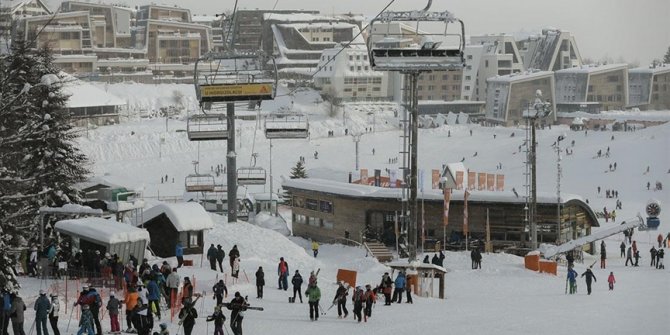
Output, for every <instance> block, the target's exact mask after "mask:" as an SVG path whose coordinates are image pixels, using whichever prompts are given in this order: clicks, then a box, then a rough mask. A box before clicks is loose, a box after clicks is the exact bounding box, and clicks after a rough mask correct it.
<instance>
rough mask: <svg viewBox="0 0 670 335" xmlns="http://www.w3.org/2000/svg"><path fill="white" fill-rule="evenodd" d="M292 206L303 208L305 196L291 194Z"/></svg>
mask: <svg viewBox="0 0 670 335" xmlns="http://www.w3.org/2000/svg"><path fill="white" fill-rule="evenodd" d="M293 207H298V208H303V207H305V198H303V197H298V196H293Z"/></svg>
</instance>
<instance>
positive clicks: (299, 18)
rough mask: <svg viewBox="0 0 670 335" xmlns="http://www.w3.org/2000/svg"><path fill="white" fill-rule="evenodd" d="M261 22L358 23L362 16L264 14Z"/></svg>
mask: <svg viewBox="0 0 670 335" xmlns="http://www.w3.org/2000/svg"><path fill="white" fill-rule="evenodd" d="M263 20H264V21H266V20H272V21H280V22H318V21H322V22H330V21H333V22H337V21H358V22H362V21H363V17H362V16H327V15H321V14H311V13H290V14H283V13H264V14H263Z"/></svg>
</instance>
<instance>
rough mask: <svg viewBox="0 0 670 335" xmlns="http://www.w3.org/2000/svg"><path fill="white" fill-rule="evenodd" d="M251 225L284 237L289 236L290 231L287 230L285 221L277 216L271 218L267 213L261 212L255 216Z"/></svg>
mask: <svg viewBox="0 0 670 335" xmlns="http://www.w3.org/2000/svg"><path fill="white" fill-rule="evenodd" d="M253 224H254V225H256V226H258V227H261V228H265V229H270V230H273V231H276V232H278V233H280V234H282V235H284V236H289V235H291V231H290V230H289V229H288V226H287V225H286V221H284V219H282V218H281V217H279V216H272V215H270V214H268V213H265V212H261V213H258V214H256V217H255V218H254V222H253Z"/></svg>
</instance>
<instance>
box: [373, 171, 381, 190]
mask: <svg viewBox="0 0 670 335" xmlns="http://www.w3.org/2000/svg"><path fill="white" fill-rule="evenodd" d="M381 179H382V170H379V169H375V186H377V187H380V186H382V181H381Z"/></svg>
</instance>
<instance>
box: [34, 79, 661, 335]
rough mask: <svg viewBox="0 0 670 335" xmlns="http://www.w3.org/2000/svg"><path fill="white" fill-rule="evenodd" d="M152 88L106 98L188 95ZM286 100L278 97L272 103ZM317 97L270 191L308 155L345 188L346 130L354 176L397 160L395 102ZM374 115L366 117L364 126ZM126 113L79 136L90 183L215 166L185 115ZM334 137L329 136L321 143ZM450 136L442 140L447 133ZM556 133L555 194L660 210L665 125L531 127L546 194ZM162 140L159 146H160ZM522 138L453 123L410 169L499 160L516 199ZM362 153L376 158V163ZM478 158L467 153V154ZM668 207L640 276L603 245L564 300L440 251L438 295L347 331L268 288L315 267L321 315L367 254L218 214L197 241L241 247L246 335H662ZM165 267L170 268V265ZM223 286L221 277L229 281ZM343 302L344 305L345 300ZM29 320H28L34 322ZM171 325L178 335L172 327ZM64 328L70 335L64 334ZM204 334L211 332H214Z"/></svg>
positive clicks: (215, 156) (146, 181)
mask: <svg viewBox="0 0 670 335" xmlns="http://www.w3.org/2000/svg"><path fill="white" fill-rule="evenodd" d="M155 87H156V86H155V85H128V84H115V85H109V86H108V87H107V89H108V90H109V92H112V93H116V94H119V95H122V96H124V97H125V98H126V99H127V100H128V101H129V104H130V105H131V106H151V105H152V104H156V101H161V99H168V100H169V98H170V97H171V96H173V95H174V93H172V92H174V91H175V90H179V91H180V92H183V93H184V95H185V96H186V97H187V99H190V97H191V96H192V88H191V89H190V90H189V87H188V86H186V85H166V87H165V88H164V89H160V87H161V86H158V87H159V88H158V89H157V88H155ZM124 92H126V93H124ZM130 92H132V96H131V95H130ZM286 92H287V90H286V89H285V88H282V89H281V90H280V95H282V94H285V93H286ZM189 94H190V95H189ZM316 100H317V94H315V93H314V92H312V91H301V92H298V93H297V94H295V96H294V97H293V108H294V109H296V110H299V111H302V112H304V113H307V114H308V115H310V120H311V124H310V131H311V138H310V139H309V140H273V141H272V170H273V177H274V188H275V190H276V189H277V188H279V187H280V184H281V177H288V175H289V173H290V169H291V168H292V167H293V166H295V163H296V162H297V161H298V159H299V157H300V156H304V157H305V159H306V167H307V169H308V174H310V175H311V176H314V177H317V176H318V177H324V176H330V178H333V176H335V177H334V178H339V179H340V180H342V181H345V180H346V179H345V178H346V175H347V173H348V172H350V171H354V165H355V155H354V148H355V147H354V142H353V141H352V140H351V138H350V137H349V136H344V130H345V129H348V131H349V132H361V133H363V136H362V138H361V141H360V166H361V167H363V168H368V169H382V170H384V169H385V168H389V169H397V168H398V164H388V162H389V158H393V157H397V156H398V155H399V154H398V152H399V151H400V149H401V139H400V131H398V130H397V120H396V119H395V118H394V116H393V109H394V108H395V107H394V106H392V105H386V104H384V105H380V104H349V105H347V107H346V108H345V114H344V117H343V114H342V111H341V110H339V111H337V114H336V115H335V116H334V117H328V116H327V115H328V112H329V108H328V106H327V103H319V104H315V101H316ZM189 101H191V100H189ZM289 105H291V96H288V95H284V96H281V97H279V98H278V99H277V100H276V101H274V102H271V103H267V104H266V103H264V105H263V110H262V111H261V113H262V114H266V113H268V112H270V111H272V110H274V109H276V108H279V107H281V106H289ZM133 108H135V107H133ZM134 111H135V109H134ZM370 112H374V113H375V114H376V116H375V117H373V116H372V115H370V114H369V113H370ZM133 113H134V112H129V113H128V115H129V116H130V117H129V119H130V120H129V121H127V122H124V123H122V124H120V125H115V126H107V127H100V128H97V129H93V130H89V131H88V137H83V138H81V139H80V141H79V142H80V144H81V148H82V150H83V151H84V152H85V153H86V154H87V155H89V157H90V158H91V160H92V166H91V168H92V170H93V171H94V173H95V174H96V175H105V176H106V177H105V178H107V179H108V180H109V181H110V182H114V183H117V184H121V185H125V186H128V187H131V188H138V189H142V190H143V191H144V196H145V197H156V196H159V195H160V196H161V197H166V196H167V197H170V196H174V197H181V196H182V195H183V190H184V186H183V185H184V184H183V181H184V177H185V176H186V175H187V174H189V173H191V172H192V171H193V167H192V161H194V160H198V161H199V162H200V170H201V171H210V167H212V166H216V165H217V164H225V143H223V142H210V143H207V142H203V143H194V142H189V141H188V140H187V138H186V134H185V133H184V132H181V131H179V130H185V129H186V124H185V122H184V121H183V120H180V119H178V118H177V119H171V120H169V122H168V131H167V132H166V130H165V120H164V119H139V118H137V117H133V115H135V114H133ZM667 113H670V112H667ZM624 115H625V114H624ZM373 123H374V129H375V131H374V132H367V133H366V132H365V131H364V130H365V128H369V127H372V126H373ZM237 127H238V129H241V131H240V132H239V133H238V136H237V143H238V146H239V147H238V148H237V149H236V153H237V155H238V163H237V164H238V166H245V165H248V164H250V162H251V153H252V152H257V153H258V160H257V161H258V162H257V166H263V167H265V168H266V169H269V163H270V162H269V156H270V143H269V141H268V140H266V139H265V137H264V136H263V133H262V129H261V128H260V127H258V126H257V125H256V123H255V122H253V121H238V122H237ZM331 130H332V131H333V132H334V134H335V137H328V136H327V133H328V131H331ZM470 131H472V135H470ZM449 133H450V134H451V136H448V134H449ZM512 133H514V136H513V137H512V136H511V134H512ZM561 134H565V135H566V139H565V140H564V141H563V142H562V146H563V147H565V146H570V144H571V141H573V140H574V141H575V146H574V147H571V149H572V150H573V152H574V154H573V155H569V156H566V155H563V161H562V166H563V171H564V173H563V178H562V180H561V189H562V191H563V192H568V193H574V194H579V195H581V196H583V197H584V198H587V199H589V202H590V204H591V206H592V207H593V208H594V209H595V210H597V211H601V210H602V208H603V207H604V206H606V207H607V208H608V210H610V209H612V208H614V205H615V201H616V199H606V198H605V195H604V192H605V190H607V189H612V190H617V191H618V192H619V200H621V201H622V202H623V209H622V210H620V211H619V210H618V211H617V219H618V220H625V219H626V218H629V217H632V216H635V215H636V214H637V213H638V212H642V213H643V211H644V205H645V204H646V202H647V200H648V199H650V198H655V199H657V200H659V201H660V202H661V203H662V206H667V205H668V204H670V201H669V200H670V195H669V193H668V192H669V191H668V185H670V174H668V173H667V172H668V169H670V158H669V156H668V152H670V124H665V125H661V126H657V127H651V128H648V129H643V130H638V131H636V132H609V131H607V132H596V131H589V132H588V135H586V134H585V133H584V132H572V131H570V130H569V129H568V128H567V127H563V126H560V127H552V129H548V128H547V129H544V130H539V131H538V188H539V191H540V192H549V193H554V192H555V187H556V152H555V151H553V150H552V148H551V144H552V143H553V142H554V141H555V140H556V138H557V137H558V136H559V135H561ZM494 135H495V139H494ZM612 136H614V139H613V140H612V139H611V137H612ZM161 138H164V139H165V140H164V142H163V143H161V140H160V139H161ZM523 138H524V130H523V129H520V128H500V127H495V128H488V127H481V126H478V125H459V126H444V127H440V128H435V129H427V130H421V131H420V134H419V145H420V149H419V167H420V168H421V169H425V170H430V169H433V168H439V167H440V166H441V165H442V164H444V163H449V162H457V161H460V160H461V159H462V158H463V157H465V161H464V163H465V165H466V167H467V168H470V169H471V170H473V171H478V172H492V173H493V172H500V171H497V170H496V165H497V164H498V163H502V166H503V169H502V173H504V174H505V179H506V185H505V189H506V192H510V191H511V189H512V187H515V188H516V189H517V190H519V191H520V192H522V191H521V190H523V187H522V184H523V175H522V172H523V169H524V167H523V155H522V154H520V153H519V152H518V146H519V145H520V144H521V143H522V141H523ZM608 147H609V149H610V157H609V158H594V157H595V156H596V152H597V151H598V150H602V151H603V153H604V152H605V151H606V150H607V148H608ZM372 149H375V153H374V155H373V154H372ZM315 151H318V159H315V158H314V155H313V154H314V152H315ZM475 153H477V156H476V157H473V155H474V154H475ZM614 162H616V163H617V170H616V171H615V172H609V171H608V167H609V164H610V163H612V164H613V163H614ZM647 166H649V169H650V172H649V173H648V174H646V173H645V171H646V169H647ZM166 174H167V175H168V177H169V178H168V181H169V182H168V183H161V177H164V176H165V175H166ZM425 175H426V177H425V178H426V180H425V181H424V182H425V184H426V185H430V184H429V180H428V178H430V176H429V175H430V174H429V173H426V174H425ZM172 178H174V183H173V182H172ZM223 179H224V177H223V176H221V177H219V180H220V181H222V180H223ZM656 181H660V182H662V183H663V184H665V186H666V188H665V190H663V191H653V187H654V183H655V182H656ZM647 182H651V186H652V190H649V191H648V190H647V188H646V183H647ZM597 186H600V187H601V189H602V190H601V193H600V194H597V191H596V188H597ZM248 190H249V192H252V193H254V192H264V191H265V192H267V191H269V188H268V186H265V187H263V186H251V187H249V189H248ZM669 211H670V209H668V208H664V209H663V210H662V213H661V222H662V223H661V227H660V229H659V231H658V232H636V234H635V236H634V238H635V239H636V240H637V241H638V243H639V247H640V250H641V254H642V259H641V263H642V264H641V266H640V267H638V268H631V267H624V266H623V259H620V258H619V257H618V255H619V252H618V245H619V243H620V242H621V239H622V235H620V234H619V235H616V236H613V237H610V238H608V239H606V243H607V249H608V255H609V266H608V268H607V269H606V270H601V269H598V268H597V266H596V267H595V269H594V273H595V275H596V277H597V279H598V282H597V283H595V285H594V292H593V294H591V295H590V296H587V295H586V293H585V291H586V290H585V284H584V281H583V279H581V280H580V281H579V292H578V294H577V295H575V296H570V295H565V294H564V293H565V268H564V267H560V268H559V275H558V276H551V275H544V274H538V273H534V272H531V271H527V270H525V269H524V268H523V262H522V259H521V258H519V257H516V256H511V255H506V254H489V255H484V260H483V268H482V270H480V271H474V270H471V269H470V268H469V267H468V266H470V260H469V255H468V254H466V253H464V252H450V253H447V258H446V262H445V266H446V267H447V268H448V269H449V273H448V274H447V277H446V300H439V299H421V298H416V297H415V300H414V304H413V305H405V304H401V305H393V306H390V307H388V306H383V303H382V304H377V306H376V307H375V309H374V310H373V317H372V319H371V320H369V321H368V322H367V323H366V324H363V325H359V324H356V323H355V322H353V321H352V318H351V317H349V318H348V319H346V320H338V319H337V317H336V311H334V310H331V311H329V312H328V314H327V315H326V316H324V317H321V318H320V319H319V321H318V322H315V323H310V321H309V317H308V307H307V304H306V303H305V304H299V303H298V304H288V303H287V298H286V297H287V296H288V293H287V292H284V291H279V290H277V289H276V266H277V262H278V259H279V257H285V258H286V259H287V261H288V262H289V266H290V268H291V271H292V272H293V271H294V270H295V269H299V270H300V272H301V273H302V274H303V276H304V277H305V278H306V277H307V276H308V274H309V271H311V270H316V269H318V268H320V269H321V274H320V275H319V278H320V280H319V283H320V286H321V289H322V295H323V298H322V302H321V305H322V306H324V307H325V308H328V307H329V306H330V302H331V301H332V298H333V296H334V292H335V285H334V281H335V273H336V271H337V269H339V268H344V269H352V270H356V271H358V272H359V273H358V276H359V277H358V278H359V283H362V284H364V283H371V284H373V285H376V284H377V283H378V282H379V280H380V277H381V274H382V273H383V272H385V271H388V269H387V268H386V267H384V266H383V265H381V264H379V263H377V262H376V261H374V260H373V259H370V258H366V257H365V253H364V251H362V250H360V249H357V248H353V247H345V246H341V245H323V246H322V248H321V250H320V253H319V257H318V258H317V259H314V258H313V257H311V251H310V250H309V249H310V247H309V243H308V241H305V240H303V239H299V238H293V237H289V238H287V237H285V236H283V235H281V234H279V233H277V232H274V231H271V230H267V229H262V228H259V227H256V226H252V225H248V224H245V223H241V224H227V223H224V222H225V221H226V220H225V218H224V217H221V216H217V215H213V219H214V221H215V222H216V224H215V228H214V229H213V230H212V231H210V232H209V233H208V234H207V235H206V242H207V246H208V245H209V243H214V244H215V245H216V244H222V245H223V246H224V249H226V250H229V249H230V248H231V247H232V245H234V244H237V245H238V247H239V249H240V252H241V268H242V269H243V270H244V272H245V273H246V274H247V275H248V277H249V280H250V281H251V284H248V283H247V282H246V279H245V278H244V275H242V276H241V277H240V278H241V283H238V284H234V285H230V286H229V290H230V291H232V292H234V291H238V290H239V291H241V292H242V294H243V295H249V298H250V301H251V303H252V304H253V305H259V306H262V307H264V308H265V311H263V312H254V311H249V312H247V314H246V317H245V321H244V329H245V333H246V334H270V333H281V334H294V335H302V334H310V335H311V334H315V333H319V334H342V333H349V334H387V333H390V332H401V333H408V332H416V331H419V332H420V333H422V334H443V333H452V332H453V333H466V332H467V333H469V334H493V333H495V334H584V333H588V334H631V333H641V334H652V333H659V332H663V331H667V320H668V318H669V317H670V291H669V289H670V275H669V274H668V270H656V269H652V268H650V267H649V252H648V250H649V249H650V248H651V243H655V239H656V235H658V233H659V232H661V233H663V234H664V235H665V234H667V233H668V231H669V228H668V227H669V223H668V220H669V219H670V215H668V212H669ZM612 225H614V223H611V222H609V223H605V222H601V226H602V227H611V226H612ZM193 259H195V264H196V266H195V267H193V268H187V269H185V270H184V271H181V272H180V273H181V275H182V276H185V275H188V276H195V277H196V278H197V283H198V287H197V288H196V290H197V291H201V290H207V294H208V296H207V299H204V301H205V305H204V310H205V311H206V312H208V313H209V312H211V310H212V305H213V300H212V299H211V298H210V297H211V286H212V285H213V283H214V281H215V279H216V274H215V273H214V272H213V271H210V270H208V269H207V266H206V265H205V267H204V268H200V267H199V265H200V257H199V256H197V257H193ZM171 261H172V262H173V263H174V260H171ZM226 263H227V262H226ZM591 263H592V260H589V259H587V260H586V261H585V263H584V264H578V265H577V271H578V272H580V273H582V272H583V271H584V269H585V268H586V267H587V266H588V265H590V264H591ZM666 263H667V260H666ZM258 266H263V268H264V269H265V273H266V283H267V286H266V293H265V299H263V300H257V299H255V288H254V286H253V280H254V279H253V276H254V275H253V274H254V272H255V271H256V269H257V268H258ZM609 271H613V272H614V274H615V276H616V278H617V284H616V286H615V290H614V291H613V292H608V291H607V275H608V274H609ZM228 274H229V269H228ZM226 278H227V279H228V280H230V276H229V275H228V276H227V277H226ZM21 283H22V285H23V286H24V288H23V289H22V291H21V293H22V294H23V295H24V296H25V297H26V301H27V302H28V304H29V306H30V305H31V304H32V302H33V301H34V298H35V295H36V293H35V292H36V291H37V289H39V288H40V286H43V287H45V283H40V281H37V280H32V279H22V280H21ZM304 289H305V287H304V286H303V291H304ZM232 292H231V293H232ZM303 293H304V292H303ZM349 307H350V309H351V304H349ZM377 307H378V308H377ZM198 308H200V306H199V307H198ZM65 309H67V311H68V312H69V310H70V308H69V307H68V308H62V310H63V314H62V315H61V329H62V330H65V327H66V323H67V322H66V321H67V318H68V316H67V315H66V314H65V311H64V310H65ZM198 312H199V313H200V310H198ZM29 315H32V314H29ZM204 316H205V313H200V318H199V319H198V322H197V325H196V331H195V332H194V334H205V333H206V329H207V326H206V324H205V322H204ZM27 320H31V318H30V316H29V317H28V319H27ZM63 320H65V321H63ZM28 323H29V322H28ZM74 324H75V322H73V325H74ZM103 325H104V328H105V329H109V323H108V320H105V321H103ZM210 326H211V325H210ZM171 327H172V328H171V329H172V333H173V334H174V333H175V332H176V330H177V326H176V324H175V325H173V326H171ZM26 328H27V327H26ZM72 329H73V326H71V328H70V333H71V332H72ZM212 330H213V327H210V331H212Z"/></svg>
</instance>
